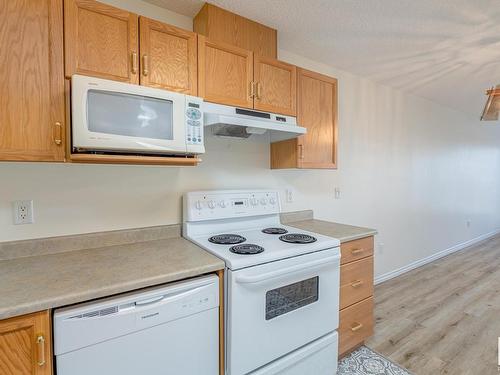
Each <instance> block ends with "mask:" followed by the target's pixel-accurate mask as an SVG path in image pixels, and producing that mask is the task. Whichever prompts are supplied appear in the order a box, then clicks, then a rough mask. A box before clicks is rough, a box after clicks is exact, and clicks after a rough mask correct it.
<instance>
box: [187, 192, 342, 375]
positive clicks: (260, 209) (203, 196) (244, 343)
mask: <svg viewBox="0 0 500 375" xmlns="http://www.w3.org/2000/svg"><path fill="white" fill-rule="evenodd" d="M279 214H280V199H279V194H278V192H276V191H272V190H251V191H250V190H245V191H243V190H230V191H197V192H190V193H187V194H186V195H185V196H184V220H183V221H184V223H183V235H184V237H185V238H187V239H189V240H191V241H192V242H194V243H196V244H198V245H199V246H201V247H202V248H204V249H206V250H207V251H209V252H211V253H213V254H214V255H216V256H218V257H220V258H222V259H223V260H224V261H225V262H226V277H225V288H224V291H225V292H224V293H225V295H224V299H225V306H226V309H225V323H226V324H225V327H226V335H225V338H226V340H225V343H226V348H225V351H226V353H225V354H226V356H225V358H226V363H225V367H226V374H227V375H246V374H252V375H272V374H280V375H285V374H286V375H299V374H300V375H303V374H315V375H332V374H335V373H336V370H337V356H338V335H337V332H336V330H337V328H338V314H339V274H340V272H339V270H340V248H339V246H340V242H339V240H337V239H335V238H331V237H327V236H323V235H320V234H317V233H311V232H307V231H303V230H299V229H296V228H293V227H290V226H286V225H282V224H281V222H280V216H279Z"/></svg>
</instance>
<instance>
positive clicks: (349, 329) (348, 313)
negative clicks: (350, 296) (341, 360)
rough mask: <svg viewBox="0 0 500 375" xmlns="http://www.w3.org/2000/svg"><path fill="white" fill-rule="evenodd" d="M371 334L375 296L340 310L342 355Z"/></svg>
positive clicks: (340, 351)
mask: <svg viewBox="0 0 500 375" xmlns="http://www.w3.org/2000/svg"><path fill="white" fill-rule="evenodd" d="M371 335H373V297H370V298H367V299H365V300H363V301H361V302H358V303H356V304H355V305H352V306H350V307H348V308H346V309H344V310H342V311H340V325H339V336H340V342H339V354H340V355H342V354H344V353H346V352H348V351H349V350H351V349H352V348H354V347H356V346H357V345H359V344H361V343H362V342H363V341H364V340H365V339H366V338H368V337H370V336H371Z"/></svg>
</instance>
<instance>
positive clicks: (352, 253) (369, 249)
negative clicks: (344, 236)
mask: <svg viewBox="0 0 500 375" xmlns="http://www.w3.org/2000/svg"><path fill="white" fill-rule="evenodd" d="M340 250H341V252H342V259H341V260H340V264H345V263H349V262H352V261H354V260H358V259H362V258H366V257H369V256H370V255H373V236H372V237H366V238H361V239H359V240H354V241H349V242H345V243H343V244H341V245H340Z"/></svg>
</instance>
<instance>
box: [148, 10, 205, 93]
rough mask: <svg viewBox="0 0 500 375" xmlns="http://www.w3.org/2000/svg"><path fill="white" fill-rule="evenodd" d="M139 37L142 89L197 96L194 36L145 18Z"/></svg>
mask: <svg viewBox="0 0 500 375" xmlns="http://www.w3.org/2000/svg"><path fill="white" fill-rule="evenodd" d="M139 33H140V45H141V50H140V54H141V64H140V65H141V85H145V86H151V87H159V88H162V89H166V90H172V91H178V92H182V93H185V94H189V95H197V93H198V86H197V79H198V77H197V75H198V73H197V64H198V61H197V59H198V54H197V48H198V46H197V45H196V34H195V33H193V32H191V31H186V30H182V29H179V28H177V27H174V26H170V25H167V24H164V23H161V22H158V21H154V20H152V19H149V18H146V17H140V22H139Z"/></svg>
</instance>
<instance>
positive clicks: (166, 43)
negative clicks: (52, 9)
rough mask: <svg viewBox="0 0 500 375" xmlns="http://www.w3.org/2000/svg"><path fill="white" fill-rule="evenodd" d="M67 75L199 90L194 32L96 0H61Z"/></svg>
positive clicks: (189, 93)
mask: <svg viewBox="0 0 500 375" xmlns="http://www.w3.org/2000/svg"><path fill="white" fill-rule="evenodd" d="M64 16H65V22H64V35H65V40H64V42H65V72H66V77H67V78H71V76H72V75H73V74H81V75H86V76H93V77H98V78H105V79H110V80H114V81H121V82H128V83H135V84H141V85H143V86H150V87H156V88H162V89H165V90H170V91H176V92H181V93H184V94H188V95H197V91H198V88H197V46H196V38H197V36H196V34H195V33H193V32H191V31H187V30H183V29H179V28H177V27H174V26H171V25H167V24H164V23H161V22H158V21H155V20H152V19H149V18H146V17H142V16H141V17H139V16H137V15H136V14H134V13H130V12H127V11H125V10H122V9H118V8H115V7H112V6H109V5H106V4H102V3H99V2H97V1H89V0H65V1H64Z"/></svg>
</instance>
